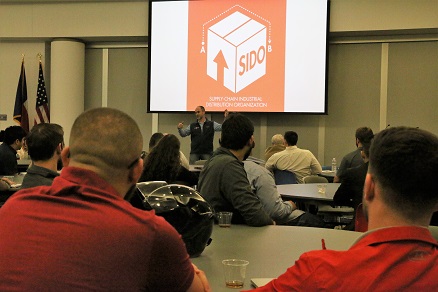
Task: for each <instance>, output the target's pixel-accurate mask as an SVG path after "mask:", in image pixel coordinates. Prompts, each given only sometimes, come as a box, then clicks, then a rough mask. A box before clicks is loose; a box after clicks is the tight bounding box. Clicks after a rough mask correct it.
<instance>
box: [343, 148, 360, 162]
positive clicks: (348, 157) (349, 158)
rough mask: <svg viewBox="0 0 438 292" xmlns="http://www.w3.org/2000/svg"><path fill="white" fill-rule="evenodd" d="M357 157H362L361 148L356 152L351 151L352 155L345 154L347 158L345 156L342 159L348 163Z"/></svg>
mask: <svg viewBox="0 0 438 292" xmlns="http://www.w3.org/2000/svg"><path fill="white" fill-rule="evenodd" d="M357 155H360V150H359V148H358V149H356V150H354V151H351V152H350V153H347V154H345V156H344V157H343V158H342V159H343V160H346V161H351V160H353V159H354V157H356V156H357Z"/></svg>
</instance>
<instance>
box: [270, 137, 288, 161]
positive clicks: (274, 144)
mask: <svg viewBox="0 0 438 292" xmlns="http://www.w3.org/2000/svg"><path fill="white" fill-rule="evenodd" d="M284 149H286V146H284V137H283V135H281V134H275V135H274V136H272V139H271V146H269V147H268V148H266V150H265V161H268V159H269V158H271V156H272V155H273V154H275V153H277V152H280V151H283V150H284Z"/></svg>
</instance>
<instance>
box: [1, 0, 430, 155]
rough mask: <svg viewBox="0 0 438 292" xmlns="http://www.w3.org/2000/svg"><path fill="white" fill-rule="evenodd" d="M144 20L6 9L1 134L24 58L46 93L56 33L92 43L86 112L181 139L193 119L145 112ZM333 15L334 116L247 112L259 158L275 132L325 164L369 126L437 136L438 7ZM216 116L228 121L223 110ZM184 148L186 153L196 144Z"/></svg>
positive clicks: (129, 15)
mask: <svg viewBox="0 0 438 292" xmlns="http://www.w3.org/2000/svg"><path fill="white" fill-rule="evenodd" d="M16 2H20V1H16ZM0 3H1V2H0ZM147 16H148V9H147V1H121V2H101V1H97V2H93V1H89V2H74V3H59V2H56V3H53V4H50V3H44V4H39V3H36V4H13V5H11V4H0V113H6V114H8V121H6V122H3V121H0V128H1V129H3V128H5V127H6V126H8V125H11V124H13V122H12V121H11V119H12V111H13V103H14V101H15V92H16V87H17V82H18V76H19V71H20V69H19V68H20V60H21V54H22V53H25V54H26V73H27V81H28V95H29V102H30V106H31V107H33V104H34V100H35V96H34V95H35V92H36V83H37V82H36V81H37V70H38V68H37V58H36V54H37V53H42V54H43V55H44V56H43V64H44V65H45V77H46V83H47V84H46V85H47V89H48V90H49V88H50V86H49V84H50V55H49V54H48V53H47V52H49V51H50V41H52V40H53V38H59V37H61V38H75V39H80V40H83V41H84V42H85V43H86V44H87V48H88V49H86V51H85V76H84V78H85V101H84V103H85V104H84V108H86V109H87V108H91V107H96V106H102V105H103V106H113V107H118V108H120V109H122V110H124V111H126V112H128V113H129V114H130V115H132V116H133V117H134V118H135V119H136V120H137V122H138V123H139V125H140V128H141V130H142V132H143V135H144V143H145V144H147V142H148V140H149V137H150V135H151V134H152V132H154V131H156V130H158V131H161V132H169V133H177V132H176V124H177V123H178V122H179V121H185V123H189V122H191V121H193V120H194V114H192V113H187V114H159V115H157V114H154V115H153V114H148V113H146V101H147V99H146V98H147V97H146V86H147V64H148V63H147V62H148V60H147V50H148V49H147V25H148V21H147ZM330 16H331V26H330V32H331V38H330V42H331V45H330V47H329V80H328V85H329V86H328V100H329V103H328V115H327V116H317V115H287V114H278V115H267V114H248V116H249V117H250V118H251V120H253V122H254V123H255V136H256V140H257V146H256V149H255V151H254V155H255V156H258V157H262V156H263V150H264V149H265V147H266V146H267V145H268V144H269V143H270V138H271V136H272V135H274V134H276V133H284V131H286V130H290V129H292V130H295V131H297V132H298V133H299V141H298V144H299V146H300V147H302V148H307V149H310V150H311V151H312V152H313V153H315V155H316V156H317V157H318V159H319V160H320V161H321V163H322V164H329V163H330V160H331V158H332V157H336V158H337V159H338V160H340V159H341V158H342V156H343V155H344V154H345V153H347V152H349V151H351V150H353V148H354V139H353V135H354V131H355V129H356V128H357V127H359V126H362V125H367V126H370V127H372V128H373V129H375V130H379V129H380V128H382V127H384V126H385V125H386V124H391V125H394V126H395V125H402V124H405V125H410V126H419V127H422V128H425V129H428V130H430V131H432V132H434V133H436V134H438V128H437V127H438V123H437V115H436V113H435V109H436V108H437V102H438V89H437V86H438V84H437V82H436V80H438V58H437V55H438V41H437V40H438V7H437V5H436V1H435V0H332V1H331V14H330ZM17 19H19V20H20V21H17ZM11 23H13V24H14V25H11ZM104 41H111V42H110V43H109V42H104ZM134 41H135V42H134ZM49 96H50V92H49ZM51 110H52V111H54V110H56V111H62V110H65V108H62V109H51ZM33 114H34V113H33V112H32V111H31V116H32V115H33ZM211 116H212V118H213V120H215V121H218V122H221V121H222V119H223V116H222V114H221V113H213V114H212V115H211ZM156 121H158V125H154V123H155V122H156ZM63 126H64V127H69V126H70V125H63ZM219 137H220V134H219V133H217V134H216V136H215V146H216V147H217V146H218V142H217V141H218V139H219ZM181 142H182V151H183V152H184V153H186V154H187V155H188V153H189V149H190V138H189V137H187V138H184V139H181Z"/></svg>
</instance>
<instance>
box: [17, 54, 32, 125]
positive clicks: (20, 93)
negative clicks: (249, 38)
mask: <svg viewBox="0 0 438 292" xmlns="http://www.w3.org/2000/svg"><path fill="white" fill-rule="evenodd" d="M14 121H16V122H17V123H18V124H19V125H20V126H21V127H22V128H23V129H24V130H25V131H26V133H28V132H29V115H28V111H27V84H26V72H25V70H24V59H22V60H21V73H20V79H19V80H18V86H17V94H16V96H15V106H14Z"/></svg>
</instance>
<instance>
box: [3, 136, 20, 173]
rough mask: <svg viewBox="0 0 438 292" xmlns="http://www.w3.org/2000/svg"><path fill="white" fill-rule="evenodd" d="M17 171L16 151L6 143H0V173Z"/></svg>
mask: <svg viewBox="0 0 438 292" xmlns="http://www.w3.org/2000/svg"><path fill="white" fill-rule="evenodd" d="M16 173H18V166H17V151H15V149H14V148H12V147H11V146H9V145H8V144H6V143H2V144H1V145H0V175H14V174H16Z"/></svg>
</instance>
